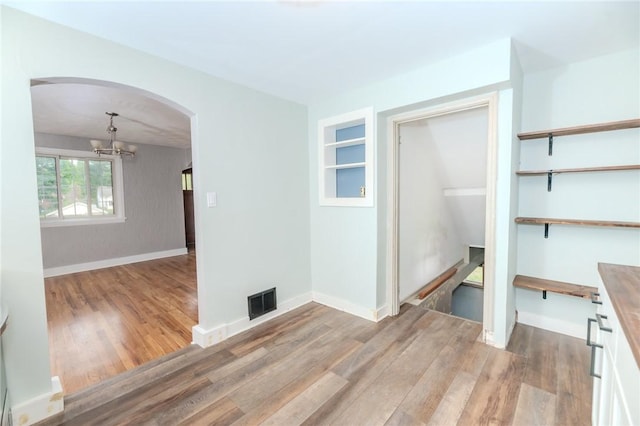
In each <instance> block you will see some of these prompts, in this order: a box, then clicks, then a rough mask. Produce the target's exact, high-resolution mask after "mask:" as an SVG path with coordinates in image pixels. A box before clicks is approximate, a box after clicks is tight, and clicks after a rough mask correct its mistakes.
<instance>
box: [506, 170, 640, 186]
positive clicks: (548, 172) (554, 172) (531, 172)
mask: <svg viewBox="0 0 640 426" xmlns="http://www.w3.org/2000/svg"><path fill="white" fill-rule="evenodd" d="M618 170H640V164H629V165H626V166H603V167H581V168H576V169H549V170H520V171H518V172H516V174H517V175H518V176H543V175H547V191H549V192H551V185H552V184H553V175H558V174H560V173H584V172H613V171H618Z"/></svg>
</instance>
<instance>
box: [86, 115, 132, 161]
mask: <svg viewBox="0 0 640 426" xmlns="http://www.w3.org/2000/svg"><path fill="white" fill-rule="evenodd" d="M105 114H107V115H108V116H109V126H107V133H109V144H108V145H107V146H106V147H104V146H103V145H102V141H101V140H98V139H91V140H90V141H89V143H91V147H92V148H93V152H95V153H96V154H98V155H102V154H107V155H119V156H121V157H122V156H123V155H124V156H127V155H131V156H132V157H133V156H134V155H136V151H137V150H138V147H137V146H135V145H127V144H125V143H124V142H121V141H117V140H116V132H117V131H118V128H117V127H116V126H114V125H113V117H117V116H118V113H117V112H105Z"/></svg>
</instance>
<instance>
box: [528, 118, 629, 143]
mask: <svg viewBox="0 0 640 426" xmlns="http://www.w3.org/2000/svg"><path fill="white" fill-rule="evenodd" d="M636 127H640V118H634V119H632V120H623V121H611V122H608V123H600V124H588V125H584V126H575V127H564V128H561V129H551V130H542V131H536V132H525V133H518V139H520V140H521V141H524V140H530V139H541V138H548V137H549V136H568V135H580V134H584V133H597V132H609V131H612V130H622V129H633V128H636Z"/></svg>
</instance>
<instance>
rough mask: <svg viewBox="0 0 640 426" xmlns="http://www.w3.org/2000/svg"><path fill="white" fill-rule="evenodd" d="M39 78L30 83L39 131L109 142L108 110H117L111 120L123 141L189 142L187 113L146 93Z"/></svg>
mask: <svg viewBox="0 0 640 426" xmlns="http://www.w3.org/2000/svg"><path fill="white" fill-rule="evenodd" d="M39 83H41V84H35V85H33V86H32V87H31V103H32V110H33V127H34V129H35V131H36V132H41V133H52V134H55V135H66V136H78V137H84V138H87V139H101V140H105V141H106V140H108V139H109V134H108V133H107V125H108V124H109V117H108V116H107V115H106V114H105V112H116V113H118V114H119V116H118V117H114V119H113V124H114V126H115V127H116V128H117V129H118V132H117V139H118V140H120V141H123V142H129V143H134V144H137V143H142V144H150V145H161V146H169V147H175V148H189V147H190V146H191V132H190V126H191V122H190V119H189V117H187V116H186V115H184V114H182V113H180V112H179V111H177V110H175V109H173V108H172V107H170V106H168V105H166V104H164V103H162V102H159V101H157V100H155V99H152V98H150V97H148V96H145V95H143V94H139V93H135V92H132V91H130V90H127V91H125V90H122V89H117V88H112V87H105V86H97V85H94V84H82V83H68V82H65V83H56V84H49V83H46V82H39ZM88 143H89V142H88V141H87V144H88Z"/></svg>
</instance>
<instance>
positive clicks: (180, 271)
mask: <svg viewBox="0 0 640 426" xmlns="http://www.w3.org/2000/svg"><path fill="white" fill-rule="evenodd" d="M45 293H46V302H47V317H48V325H49V348H50V354H51V369H52V374H53V375H55V376H59V377H60V379H61V382H62V387H63V390H64V392H65V393H67V394H68V393H72V392H75V391H77V390H79V389H83V388H85V387H87V386H89V385H92V384H95V383H99V382H101V381H102V380H105V379H107V378H109V377H112V376H115V375H117V374H119V373H122V372H124V371H127V370H130V369H132V368H134V367H137V366H140V365H142V364H144V363H146V362H149V361H151V360H153V359H156V358H159V357H161V356H163V355H166V354H169V353H172V352H175V351H177V350H178V349H182V348H185V347H187V346H189V345H190V344H191V340H192V336H191V327H193V326H194V325H196V324H197V320H198V301H197V295H196V266H195V253H193V252H191V253H189V254H188V255H184V256H176V257H170V258H165V259H159V260H153V261H149V262H140V263H134V264H130V265H124V266H117V267H113V268H106V269H99V270H95V271H90V272H81V273H76V274H69V275H64V276H59V277H53V278H47V279H46V280H45Z"/></svg>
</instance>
